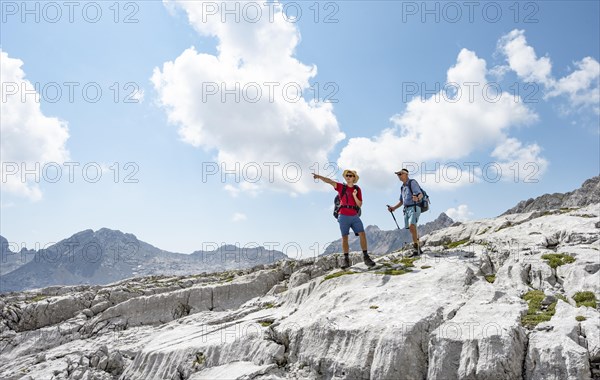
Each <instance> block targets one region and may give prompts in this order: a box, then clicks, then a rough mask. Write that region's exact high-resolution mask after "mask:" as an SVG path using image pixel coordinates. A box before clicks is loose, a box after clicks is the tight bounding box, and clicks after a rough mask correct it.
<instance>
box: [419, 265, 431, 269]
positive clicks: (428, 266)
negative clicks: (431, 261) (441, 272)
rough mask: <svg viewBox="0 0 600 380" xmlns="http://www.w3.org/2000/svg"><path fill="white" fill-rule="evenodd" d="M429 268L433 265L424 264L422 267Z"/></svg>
mask: <svg viewBox="0 0 600 380" xmlns="http://www.w3.org/2000/svg"><path fill="white" fill-rule="evenodd" d="M429 268H431V265H423V266H422V267H421V269H429Z"/></svg>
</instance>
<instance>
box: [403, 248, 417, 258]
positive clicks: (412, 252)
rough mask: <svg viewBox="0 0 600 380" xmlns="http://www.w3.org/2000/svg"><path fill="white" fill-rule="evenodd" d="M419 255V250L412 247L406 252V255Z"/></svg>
mask: <svg viewBox="0 0 600 380" xmlns="http://www.w3.org/2000/svg"><path fill="white" fill-rule="evenodd" d="M416 256H419V251H418V250H416V249H413V250H412V251H410V252H409V253H407V254H406V257H416Z"/></svg>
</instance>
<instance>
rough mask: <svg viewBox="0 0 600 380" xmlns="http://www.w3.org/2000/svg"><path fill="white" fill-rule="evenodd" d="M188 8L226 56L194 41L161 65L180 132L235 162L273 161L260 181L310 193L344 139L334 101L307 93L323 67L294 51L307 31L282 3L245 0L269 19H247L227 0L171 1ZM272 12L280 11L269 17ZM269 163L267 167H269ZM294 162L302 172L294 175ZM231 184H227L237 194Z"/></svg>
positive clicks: (163, 91)
mask: <svg viewBox="0 0 600 380" xmlns="http://www.w3.org/2000/svg"><path fill="white" fill-rule="evenodd" d="M167 4H168V7H170V8H171V9H174V8H176V9H182V10H183V11H185V13H186V14H187V16H188V20H189V22H190V24H191V25H192V26H193V27H194V28H195V29H196V30H197V31H198V32H199V33H200V34H201V35H205V36H213V37H216V38H217V41H218V46H217V50H218V54H217V55H211V54H206V53H202V52H199V51H197V50H196V48H194V47H190V48H188V49H186V50H185V51H183V52H182V53H181V55H180V56H179V57H177V58H175V59H174V60H173V61H169V62H166V63H164V64H163V66H162V68H155V70H154V73H153V76H152V82H153V84H154V87H155V89H156V90H157V92H158V96H159V101H160V104H161V105H162V106H163V107H164V109H165V110H166V112H167V115H168V118H169V121H170V122H171V123H173V124H175V125H177V126H178V133H179V136H180V138H181V139H182V140H183V141H184V142H186V143H188V144H190V145H192V146H194V147H201V148H204V149H208V150H215V151H216V152H217V160H218V161H219V162H221V163H223V164H225V165H226V166H227V167H235V166H236V163H237V164H241V166H242V167H243V166H245V165H247V164H253V165H254V164H256V165H259V166H262V167H269V168H271V167H273V168H275V170H273V171H272V172H271V173H269V174H272V177H269V176H268V175H267V173H266V172H263V173H262V177H261V178H259V180H258V181H256V182H255V183H253V184H255V186H258V187H264V186H269V187H271V188H277V189H284V190H287V191H294V192H295V193H304V192H307V191H308V190H309V189H311V188H315V187H316V186H315V184H314V181H312V177H311V176H310V175H308V174H309V171H310V170H309V168H310V167H311V166H312V165H313V164H314V163H316V162H327V161H328V160H327V154H328V153H329V152H330V150H331V149H332V148H333V147H334V146H335V144H336V143H338V142H339V141H341V140H342V139H343V138H344V134H343V133H342V132H341V131H340V129H339V126H338V122H337V120H336V117H335V115H334V114H333V107H332V105H331V104H330V103H319V102H314V101H307V100H306V99H305V98H304V97H303V96H302V92H303V91H305V90H306V89H308V88H309V87H310V84H309V81H310V80H311V79H312V78H314V77H315V76H316V74H317V69H316V67H315V66H309V65H306V64H304V63H302V62H300V61H299V60H297V59H296V58H295V57H294V50H295V48H296V46H297V44H298V43H299V41H300V34H299V32H298V30H297V28H296V26H295V24H294V23H292V22H289V21H286V19H285V17H282V15H281V12H282V7H281V4H279V3H269V4H267V3H264V4H263V3H256V2H252V3H244V2H236V4H238V5H235V4H233V5H230V6H231V7H233V6H244V5H246V4H252V6H253V7H257V8H256V9H255V10H258V9H260V11H261V12H262V15H263V16H262V17H260V18H259V19H258V20H255V19H254V18H253V19H252V20H247V19H245V18H242V19H240V20H239V22H234V21H235V20H233V19H232V20H229V21H228V22H223V19H225V20H226V21H227V20H228V17H229V18H231V17H234V16H231V15H229V14H226V13H224V12H223V8H224V6H225V4H226V3H215V2H210V1H193V2H191V1H169V2H167ZM268 15H272V17H270V16H268ZM265 164H266V165H265ZM286 165H297V166H298V167H300V168H302V175H301V176H300V177H299V178H296V177H294V178H293V180H290V178H288V177H286V173H285V172H284V170H283V169H284V168H285V167H286ZM234 187H239V185H233V184H231V185H230V187H228V188H227V189H226V190H227V191H228V192H229V193H230V194H232V195H236V194H238V193H236V192H235V191H233V190H232V189H233V188H234Z"/></svg>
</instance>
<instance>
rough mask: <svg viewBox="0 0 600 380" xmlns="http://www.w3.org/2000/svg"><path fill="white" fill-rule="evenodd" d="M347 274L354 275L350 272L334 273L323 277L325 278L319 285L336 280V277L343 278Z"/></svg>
mask: <svg viewBox="0 0 600 380" xmlns="http://www.w3.org/2000/svg"><path fill="white" fill-rule="evenodd" d="M347 274H355V273H354V272H352V271H341V272H336V273H332V274H328V275H327V276H325V278H324V279H323V281H321V283H323V282H324V281H327V280H331V279H332V278H337V277H340V276H344V275H347Z"/></svg>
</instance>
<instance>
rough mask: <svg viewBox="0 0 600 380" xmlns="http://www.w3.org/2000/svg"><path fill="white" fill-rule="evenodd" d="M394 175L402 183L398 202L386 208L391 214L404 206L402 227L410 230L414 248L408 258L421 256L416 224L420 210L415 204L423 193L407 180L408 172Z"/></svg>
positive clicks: (413, 181)
mask: <svg viewBox="0 0 600 380" xmlns="http://www.w3.org/2000/svg"><path fill="white" fill-rule="evenodd" d="M395 174H396V175H397V176H398V179H400V181H402V187H401V189H400V193H401V194H400V202H398V204H396V205H394V206H388V211H389V212H393V211H395V210H397V209H398V208H399V207H400V206H402V205H404V226H405V228H407V229H408V230H410V234H411V235H412V240H413V248H414V251H413V252H412V253H411V254H410V256H418V255H420V254H422V253H423V251H421V244H420V243H419V235H418V233H417V223H418V222H419V216H420V215H421V208H420V207H419V206H417V203H419V202H420V201H421V199H422V198H423V192H422V191H421V186H419V183H418V182H417V181H416V180H414V179H409V178H408V170H406V169H402V170H400V171H397V172H395ZM409 186H410V188H409Z"/></svg>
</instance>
